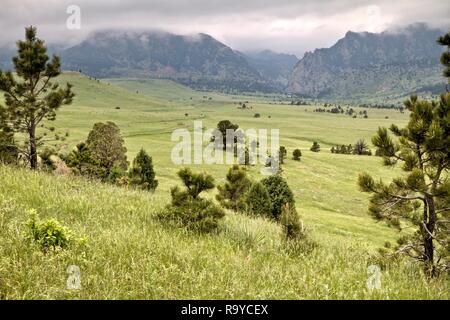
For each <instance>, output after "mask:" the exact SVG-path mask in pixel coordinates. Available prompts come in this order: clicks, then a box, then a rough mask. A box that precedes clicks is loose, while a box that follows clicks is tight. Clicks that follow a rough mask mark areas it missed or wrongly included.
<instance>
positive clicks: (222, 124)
mask: <svg viewBox="0 0 450 320" xmlns="http://www.w3.org/2000/svg"><path fill="white" fill-rule="evenodd" d="M238 128H239V125H237V124H233V123H232V122H231V121H230V120H222V121H219V123H218V124H217V130H218V131H219V132H220V134H221V135H222V141H217V143H222V146H223V150H226V148H227V130H232V131H233V132H236V131H237V130H238ZM233 141H234V143H236V142H237V138H236V137H234V140H233ZM230 147H231V146H230Z"/></svg>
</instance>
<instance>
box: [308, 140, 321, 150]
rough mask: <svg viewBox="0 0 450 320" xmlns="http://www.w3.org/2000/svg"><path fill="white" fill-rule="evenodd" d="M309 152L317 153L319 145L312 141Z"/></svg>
mask: <svg viewBox="0 0 450 320" xmlns="http://www.w3.org/2000/svg"><path fill="white" fill-rule="evenodd" d="M310 150H311V151H312V152H319V151H320V144H319V143H318V142H316V141H314V142H313V145H312V147H311V149H310Z"/></svg>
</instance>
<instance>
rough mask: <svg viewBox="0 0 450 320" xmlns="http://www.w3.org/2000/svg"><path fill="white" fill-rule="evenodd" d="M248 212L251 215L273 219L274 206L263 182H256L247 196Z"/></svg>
mask: <svg viewBox="0 0 450 320" xmlns="http://www.w3.org/2000/svg"><path fill="white" fill-rule="evenodd" d="M246 203H247V211H248V213H250V214H251V215H255V216H264V217H269V218H270V217H271V215H272V204H271V202H270V195H269V192H268V191H267V189H266V187H265V186H264V185H263V184H262V183H261V182H254V183H253V184H252V185H251V187H250V189H249V191H248V193H247V195H246Z"/></svg>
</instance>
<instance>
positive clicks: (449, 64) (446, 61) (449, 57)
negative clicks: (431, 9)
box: [438, 33, 450, 90]
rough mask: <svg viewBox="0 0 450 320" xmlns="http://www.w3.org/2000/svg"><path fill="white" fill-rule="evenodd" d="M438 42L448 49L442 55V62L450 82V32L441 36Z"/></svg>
mask: <svg viewBox="0 0 450 320" xmlns="http://www.w3.org/2000/svg"><path fill="white" fill-rule="evenodd" d="M438 43H439V44H440V45H442V46H446V47H447V51H446V52H444V53H442V55H441V63H442V65H443V66H444V77H446V78H448V81H449V83H450V33H447V34H446V35H444V36H442V37H440V38H439V39H438ZM447 90H448V89H447Z"/></svg>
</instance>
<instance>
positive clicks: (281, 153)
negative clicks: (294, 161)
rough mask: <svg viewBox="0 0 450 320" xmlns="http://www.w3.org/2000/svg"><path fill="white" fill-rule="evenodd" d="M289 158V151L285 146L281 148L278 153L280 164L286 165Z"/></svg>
mask: <svg viewBox="0 0 450 320" xmlns="http://www.w3.org/2000/svg"><path fill="white" fill-rule="evenodd" d="M286 156H287V150H286V147H285V146H280V151H279V152H278V158H279V159H280V163H281V164H283V163H284V159H285V158H286Z"/></svg>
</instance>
